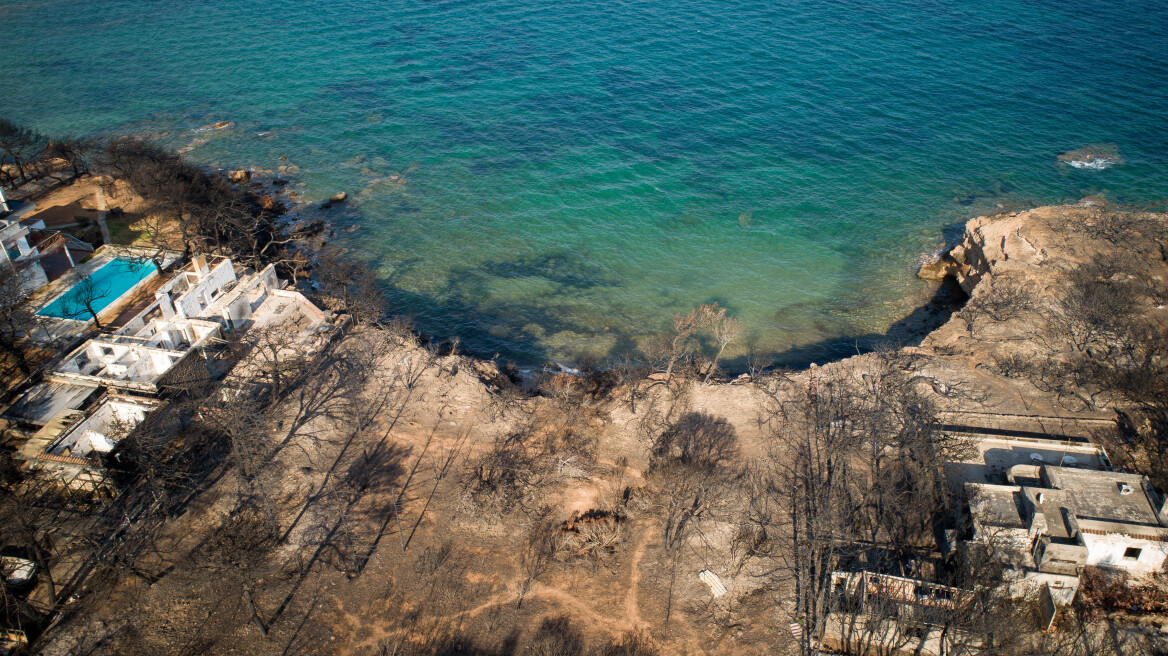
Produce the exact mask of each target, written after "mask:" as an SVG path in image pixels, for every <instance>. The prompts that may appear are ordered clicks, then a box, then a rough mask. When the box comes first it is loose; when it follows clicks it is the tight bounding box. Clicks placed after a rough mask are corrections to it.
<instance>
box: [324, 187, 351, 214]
mask: <svg viewBox="0 0 1168 656" xmlns="http://www.w3.org/2000/svg"><path fill="white" fill-rule="evenodd" d="M348 198H349V194H348V193H347V192H344V191H341V192H338V193H335V194H333V195H332V196H330V197H329V199H328V200H327V201H325V202H324V204H322V205H321V206H320V209H322V210H327V209H328V208H330V207H332V206H333V205H338V204H340V203H343V202H345V201H346V200H348Z"/></svg>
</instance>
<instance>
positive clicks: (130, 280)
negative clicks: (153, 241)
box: [37, 257, 154, 320]
mask: <svg viewBox="0 0 1168 656" xmlns="http://www.w3.org/2000/svg"><path fill="white" fill-rule="evenodd" d="M152 273H154V263H153V262H151V261H150V260H146V261H144V262H143V261H139V260H135V259H131V258H125V257H116V258H114V259H112V260H110V261H109V262H108V263H106V264H104V265H102V267H101V268H100V269H98V270H97V271H94V272H93V273H91V274H89V278H91V279H92V280H93V289H94V291H95V292H98V293H97V294H95V296H96V297H97V298H96V300H95V302H94V303H93V309H94V310H96V311H98V312H101V311H102V310H104V309H105V308H106V306H108V305H109V304H110V303H113V302H114V301H116V300H117V299H118V298H119V297H120V296H121V295H122V294H125V293H126V292H127V291H129V289H130V288H131V287H133V286H134V285H136V284H138V283H139V282H141V281H142V280H144V279H145V278H146V277H147V276H149V275H150V274H152ZM78 298H79V291H78V289H77V287H76V286H74V287H73V288H71V289H70V290H69V291H67V292H65V293H64V294H61V295H60V296H58V297H57V298H56V299H54V300H53V302H52V303H49V304H48V305H46V306H44V307H43V308H41V309H40V310H38V311H37V314H39V315H41V316H42V317H58V318H64V319H82V320H84V319H87V318H88V316H87V315H88V312H87V311H85V310H84V309H83V306H82V305H81V304H80V303H79V302H77V300H76V299H78ZM70 305H72V307H69V306H70ZM69 310H73V311H74V312H76V311H78V310H81V311H82V313H81V316H77V315H71V314H70V313H69Z"/></svg>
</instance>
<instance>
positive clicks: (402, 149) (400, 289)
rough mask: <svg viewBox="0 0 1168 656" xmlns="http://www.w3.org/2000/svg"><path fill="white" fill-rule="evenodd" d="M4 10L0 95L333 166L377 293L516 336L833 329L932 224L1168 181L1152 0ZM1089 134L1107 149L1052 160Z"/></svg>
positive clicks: (552, 345) (323, 170)
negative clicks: (702, 328)
mask: <svg viewBox="0 0 1168 656" xmlns="http://www.w3.org/2000/svg"><path fill="white" fill-rule="evenodd" d="M0 24H2V25H3V26H4V29H3V32H4V38H3V40H2V41H0V54H2V55H3V57H0V60H2V61H3V67H2V68H0V82H2V84H0V115H4V116H7V117H10V118H12V119H15V120H18V121H21V122H24V123H28V124H32V125H35V126H36V127H38V128H40V129H42V130H44V131H46V132H54V133H61V132H73V133H110V132H113V133H123V132H148V133H152V134H155V135H157V136H159V137H160V138H161V139H162V140H164V141H165V142H166V143H168V144H171V145H173V146H175V147H179V148H189V151H188V152H189V156H190V157H192V158H194V159H195V160H196V161H199V162H202V163H205V164H209V165H219V166H227V167H230V168H237V167H243V166H256V167H260V168H263V169H275V168H276V167H278V166H281V165H285V166H292V167H294V168H292V169H291V171H290V172H291V175H292V176H293V177H294V178H295V179H296V180H297V181H298V186H297V187H296V191H297V192H298V193H300V194H302V198H303V199H306V200H311V201H319V200H321V199H324V198H327V197H328V196H329V195H331V194H333V193H335V192H336V191H339V190H346V191H348V192H349V194H350V196H351V197H352V198H353V199H354V202H353V203H352V204H351V205H350V207H348V208H346V209H333V210H330V213H331V214H330V217H331V218H332V219H334V220H335V221H336V222H337V223H338V224H339V225H349V224H360V227H359V228H358V229H357V230H355V231H354V232H352V233H341V236H340V238H339V241H341V242H343V244H344V245H345V246H346V247H349V248H351V249H353V250H354V252H355V253H357V254H359V256H360V257H363V258H366V259H368V260H369V261H370V262H372V263H374V264H375V265H376V266H377V268H378V270H379V271H380V273H381V275H382V277H383V278H384V280H385V281H386V285H387V287H388V288H389V289H390V290H391V292H392V293H391V296H392V298H393V300H394V303H395V307H396V309H398V310H399V311H402V312H408V313H411V314H413V315H415V318H416V321H417V323H418V324H419V327H420V328H421V329H422V330H423V331H425V332H427V333H430V334H435V335H461V337H462V343H463V347H464V349H469V350H472V351H475V352H477V353H479V354H483V355H488V356H489V355H491V354H493V353H496V352H497V353H501V354H503V355H504V356H505V357H509V358H513V359H518V360H520V361H522V362H526V363H539V362H544V361H547V360H549V359H562V360H573V359H576V358H578V357H579V356H581V355H583V354H595V355H603V354H607V353H610V352H613V351H620V350H621V349H625V348H628V347H629V345H630V344H632V343H634V342H635V341H636V340H637V339H640V338H642V337H643V336H645V335H646V334H649V333H651V332H653V331H656V330H660V329H662V328H664V327H666V326H667V324H668V322H669V318H670V317H671V316H672V314H673V313H674V312H678V311H683V310H685V309H687V308H689V307H692V306H693V305H695V304H698V303H703V302H710V301H718V302H719V303H721V304H723V305H725V306H727V307H729V308H731V310H732V311H733V312H734V313H736V314H737V315H738V316H740V317H741V318H742V319H743V320H744V321H745V322H746V324H747V327H748V333H747V335H748V339H749V340H750V342H751V344H752V345H754V347H755V348H756V349H757V350H760V351H767V352H773V353H785V354H786V355H787V357H789V358H791V359H793V360H798V359H800V358H806V357H811V356H816V355H823V354H825V353H827V352H831V351H840V350H844V351H846V350H847V349H848V348H851V346H849V339H850V338H854V337H857V336H863V335H870V334H876V333H880V332H882V331H884V330H885V329H886V328H887V327H888V325H889V324H890V323H891V322H892V321H894V320H895V319H896V318H898V317H900V316H903V315H904V314H905V313H907V312H908V311H909V310H910V309H911V308H912V307H913V306H914V305H915V304H917V303H919V302H920V301H921V300H922V299H923V298H924V297H925V296H927V294H928V293H929V289H928V287H927V286H926V285H925V284H924V283H920V282H918V281H916V280H915V279H914V276H913V273H914V270H915V265H916V263H917V261H918V258H919V257H920V255H921V254H922V253H926V252H930V251H932V250H934V249H935V248H937V247H938V246H939V245H940V243H941V242H942V231H943V228H944V227H945V226H947V225H951V224H954V223H959V222H962V221H964V220H965V219H967V218H969V217H971V216H974V215H976V214H979V213H984V212H987V211H991V210H993V209H994V208H996V206H997V205H998V204H1002V205H1008V206H1012V205H1018V206H1028V205H1033V204H1045V203H1052V202H1064V201H1074V200H1077V199H1079V198H1080V197H1082V196H1084V195H1087V194H1097V193H1098V194H1104V195H1106V196H1107V197H1108V198H1111V199H1114V200H1118V201H1123V202H1143V201H1148V200H1153V199H1162V198H1166V197H1168V127H1166V126H1168V48H1164V47H1163V42H1162V39H1163V34H1164V33H1165V31H1166V29H1168V10H1166V9H1165V8H1164V5H1163V4H1161V3H1158V2H1132V1H1127V0H1117V1H1115V2H1108V3H1099V2H1085V1H1081V0H1064V1H1062V2H1047V1H1034V2H1004V1H999V0H988V1H986V2H981V3H956V2H945V1H940V2H938V1H929V2H924V1H920V2H912V1H891V2H885V3H854V2H823V1H819V0H815V1H812V0H794V1H782V2H761V1H753V0H722V1H719V2H712V1H698V0H676V1H674V2H663V1H661V0H622V1H617V2H596V1H591V2H571V1H568V2H563V1H561V2H541V1H534V2H533V1H531V0H528V1H524V2H519V1H516V0H483V1H479V2H469V1H465V0H434V1H430V2H409V1H403V0H380V1H378V2H372V1H362V0H339V1H331V2H311V1H300V2H291V1H276V0H257V1H254V2H247V3H223V2H199V1H194V2H184V3H175V2H158V1H157V0H103V1H102V2H97V3H76V2H64V1H61V0H20V1H16V2H13V1H5V0H0ZM215 121H233V122H234V125H233V126H232V127H230V128H227V129H224V130H205V131H199V130H198V128H199V126H203V125H206V124H208V123H212V122H215ZM1095 142H1107V143H1114V144H1116V145H1117V146H1118V148H1119V151H1120V153H1121V155H1122V156H1123V158H1124V164H1123V165H1121V166H1116V167H1113V168H1110V169H1107V170H1102V171H1091V170H1078V169H1073V168H1070V167H1067V166H1065V165H1061V164H1058V163H1057V161H1056V157H1057V156H1058V155H1059V154H1060V153H1062V152H1064V151H1067V150H1070V149H1073V148H1077V147H1080V146H1084V145H1086V144H1090V143H1095ZM281 156H284V157H286V158H287V161H282V160H281V159H280V158H281ZM393 176H397V177H396V178H394V177H393ZM398 180H404V183H399V182H398ZM806 345H812V346H816V345H818V346H817V348H810V349H803V350H798V349H796V350H795V351H792V350H791V349H792V348H793V347H799V346H806Z"/></svg>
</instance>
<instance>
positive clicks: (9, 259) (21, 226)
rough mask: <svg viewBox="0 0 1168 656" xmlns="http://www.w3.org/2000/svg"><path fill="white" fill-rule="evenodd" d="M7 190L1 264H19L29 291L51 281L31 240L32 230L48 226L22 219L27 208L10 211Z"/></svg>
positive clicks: (0, 220) (0, 203)
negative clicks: (19, 210)
mask: <svg viewBox="0 0 1168 656" xmlns="http://www.w3.org/2000/svg"><path fill="white" fill-rule="evenodd" d="M3 193H4V192H2V191H0V264H8V265H11V266H14V267H16V270H17V271H18V272H19V273H20V277H21V290H22V291H23V292H24V293H26V294H29V293H32V292H34V291H36V290H38V289H40V288H41V287H44V286H45V285H47V284H49V277H48V275H46V274H45V269H44V267H43V266H41V264H40V255H41V254H40V251H39V250H38V249H37V247H35V246H33V245H31V244H29V242H28V236H29V232H30V230H44V229H45V223H44V221H30V222H22V221H21V220H20V215H23V214H25V212H23V211H21V212H19V213H17V212H10V211H9V210H8V203H7V202H5V201H4V200H3ZM27 207H28V206H25V207H24V208H22V210H23V209H25V208H27Z"/></svg>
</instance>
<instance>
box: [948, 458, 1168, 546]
mask: <svg viewBox="0 0 1168 656" xmlns="http://www.w3.org/2000/svg"><path fill="white" fill-rule="evenodd" d="M1043 478H1044V480H1046V481H1048V482H1049V484H1050V487H1035V486H1028V485H993V484H981V483H970V484H968V489H969V490H970V491H971V492H972V493H973V497H972V498H971V500H970V512H971V513H972V514H973V516H974V517H975V518H976V519H977V521H978V522H979V523H981V524H983V525H986V526H996V527H1001V528H1012V529H1022V528H1028V527H1029V526H1030V523H1031V519H1032V513H1041V514H1042V515H1043V517H1044V519H1045V523H1046V533H1047V534H1048V535H1050V536H1052V537H1056V538H1060V537H1061V538H1066V537H1069V535H1070V533H1071V531H1070V527H1069V526H1068V525H1067V519H1068V516H1069V513H1074V515H1075V517H1076V518H1077V519H1078V520H1080V521H1092V522H1108V523H1110V524H1113V525H1114V526H1113V527H1112V528H1113V529H1114V531H1115V532H1126V533H1132V534H1135V533H1140V532H1141V531H1143V530H1144V529H1145V528H1146V527H1155V528H1157V529H1160V528H1163V527H1162V526H1161V524H1160V521H1159V518H1158V517H1157V514H1156V504H1157V503H1158V502H1159V499H1158V498H1156V497H1155V496H1154V495H1155V493H1154V492H1150V490H1149V489H1146V488H1145V484H1144V483H1145V479H1144V477H1143V476H1140V475H1138V474H1124V473H1119V472H1108V471H1095V470H1089V469H1074V468H1068V467H1053V466H1049V465H1048V466H1045V467H1043ZM1125 486H1126V488H1127V489H1129V490H1130V491H1129V492H1128V493H1127V494H1124V492H1123V490H1124V489H1125ZM1145 532H1146V531H1145Z"/></svg>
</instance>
